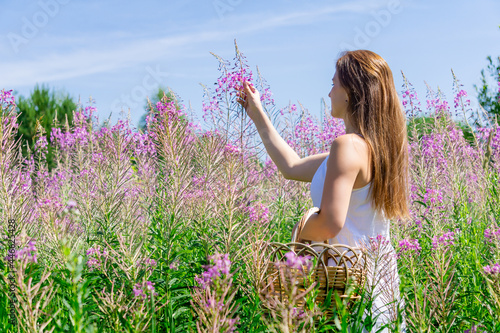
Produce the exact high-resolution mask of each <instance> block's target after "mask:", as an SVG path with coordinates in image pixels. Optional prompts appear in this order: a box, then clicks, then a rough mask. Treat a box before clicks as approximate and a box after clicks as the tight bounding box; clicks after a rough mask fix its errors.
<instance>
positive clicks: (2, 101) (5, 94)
mask: <svg viewBox="0 0 500 333" xmlns="http://www.w3.org/2000/svg"><path fill="white" fill-rule="evenodd" d="M9 106H16V99H15V97H14V96H13V95H12V89H11V90H5V89H2V90H1V91H0V107H5V108H7V107H9Z"/></svg>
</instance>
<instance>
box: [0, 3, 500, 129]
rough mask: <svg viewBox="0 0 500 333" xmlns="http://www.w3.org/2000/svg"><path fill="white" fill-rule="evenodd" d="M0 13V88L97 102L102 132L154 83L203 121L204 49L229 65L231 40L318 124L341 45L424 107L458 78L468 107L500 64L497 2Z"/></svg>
mask: <svg viewBox="0 0 500 333" xmlns="http://www.w3.org/2000/svg"><path fill="white" fill-rule="evenodd" d="M0 8H1V12H0V89H2V88H5V89H14V90H15V91H17V92H18V93H19V94H22V95H25V96H27V95H28V94H29V92H30V91H31V90H32V89H33V87H34V85H35V83H45V84H48V85H49V86H50V87H51V88H56V89H58V90H64V91H66V92H68V93H69V94H70V95H71V96H73V97H74V98H75V99H78V98H81V100H82V102H86V101H88V99H89V97H92V98H93V99H94V100H95V101H96V106H97V108H98V114H99V120H100V121H101V122H102V121H103V120H104V119H106V118H108V117H109V115H110V113H111V112H112V116H111V122H112V123H115V122H116V120H117V119H118V118H119V117H120V115H119V113H120V110H121V108H122V107H123V108H124V109H125V111H126V113H128V108H129V107H130V117H131V120H132V122H133V124H134V125H137V123H138V121H139V119H140V117H141V116H142V114H143V113H144V112H145V110H144V104H145V95H146V94H147V95H152V94H153V93H154V92H155V91H156V90H157V86H158V85H160V84H161V85H163V86H168V87H170V88H171V89H172V90H174V91H175V92H176V93H177V94H178V95H179V96H180V97H181V98H182V100H183V102H184V104H185V105H188V104H189V103H190V104H191V107H192V109H193V110H194V111H195V113H196V114H197V115H198V118H199V119H201V105H202V99H203V90H202V87H201V86H200V83H203V84H206V85H211V84H212V83H214V82H215V80H216V79H217V77H218V76H219V73H218V71H217V60H216V59H215V58H214V57H213V56H212V55H211V54H210V51H211V52H214V53H216V54H218V55H219V56H221V57H223V58H225V59H232V58H233V57H234V44H233V41H234V39H235V38H236V40H237V42H238V46H239V48H240V51H241V52H243V54H244V55H245V56H246V57H247V59H248V61H249V64H250V65H251V66H252V68H255V65H258V66H259V69H260V71H261V74H262V75H263V77H264V78H265V79H266V80H267V81H268V83H269V85H270V87H271V90H272V92H273V94H274V99H275V101H276V105H277V107H278V108H281V107H283V106H286V105H288V103H289V102H292V103H296V102H297V101H300V102H301V103H302V104H303V105H304V106H305V107H306V108H308V109H309V111H310V112H311V113H312V114H314V115H317V116H319V114H320V112H321V111H322V110H321V98H325V99H326V100H327V101H328V97H327V95H328V92H329V90H330V84H331V78H332V76H333V74H334V64H335V60H336V59H337V56H338V54H339V52H340V51H342V49H344V48H346V47H347V48H354V49H357V48H363V49H369V50H372V51H374V52H376V53H378V54H380V55H381V56H382V57H383V58H384V59H386V61H387V62H388V63H389V65H390V67H391V69H392V71H393V74H394V78H395V83H396V86H397V87H398V88H399V87H400V86H401V84H402V82H403V81H402V77H401V74H400V73H401V70H402V71H403V72H404V73H405V75H406V76H407V78H408V79H409V80H410V81H411V82H412V83H413V84H414V86H415V87H416V89H417V91H418V93H419V95H420V97H421V98H422V99H424V97H425V93H426V90H425V84H424V81H425V82H427V83H428V84H429V85H430V86H431V87H432V88H433V89H436V88H437V87H438V86H439V87H440V88H441V89H442V90H443V92H444V93H445V94H446V95H447V97H448V100H449V101H450V102H452V100H453V96H452V83H453V80H452V76H451V69H452V68H453V70H454V71H455V73H456V75H457V76H458V78H459V79H460V80H461V82H462V83H463V84H464V88H465V89H466V90H467V91H468V93H469V95H471V96H472V97H473V98H471V99H472V102H473V106H475V105H477V104H476V103H475V96H476V94H475V91H474V89H473V84H479V83H480V71H481V69H482V68H485V67H486V64H487V62H486V56H488V55H492V56H498V55H500V29H499V28H498V26H499V25H500V1H497V0H495V1H494V0H478V1H463V0H458V1H429V0H420V1H417V0H383V1H364V0H360V1H358V0H349V1H346V0H342V1H326V0H317V1H307V0H301V1H299V0H276V1H260V0H257V1H255V0H254V1H249V0H207V1H195V0H173V1H165V0H163V1H154V0H144V1H141V2H139V1H133V2H132V1H117V0H112V1H96V0H86V1H81V0H41V1H24V0H18V1H2V0H0ZM363 35H364V38H363Z"/></svg>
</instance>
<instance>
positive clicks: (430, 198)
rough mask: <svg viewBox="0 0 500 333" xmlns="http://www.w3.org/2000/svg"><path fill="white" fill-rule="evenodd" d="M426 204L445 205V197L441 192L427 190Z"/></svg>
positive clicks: (425, 195)
mask: <svg viewBox="0 0 500 333" xmlns="http://www.w3.org/2000/svg"><path fill="white" fill-rule="evenodd" d="M424 203H431V204H435V203H443V195H442V194H441V191H439V190H433V189H427V190H426V192H425V194H424Z"/></svg>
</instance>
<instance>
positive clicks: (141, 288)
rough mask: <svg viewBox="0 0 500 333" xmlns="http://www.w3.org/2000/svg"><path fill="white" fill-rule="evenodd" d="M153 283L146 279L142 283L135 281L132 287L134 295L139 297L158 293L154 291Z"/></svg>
mask: <svg viewBox="0 0 500 333" xmlns="http://www.w3.org/2000/svg"><path fill="white" fill-rule="evenodd" d="M154 285H155V284H154V283H153V282H151V281H146V283H143V284H142V285H141V284H140V283H136V285H135V287H134V288H132V290H133V292H134V297H136V298H140V299H146V298H151V295H153V296H157V295H158V293H157V292H155V287H154Z"/></svg>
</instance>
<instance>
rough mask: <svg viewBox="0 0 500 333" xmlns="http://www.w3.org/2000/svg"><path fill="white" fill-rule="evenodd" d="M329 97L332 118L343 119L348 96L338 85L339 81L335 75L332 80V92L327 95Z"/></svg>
mask: <svg viewBox="0 0 500 333" xmlns="http://www.w3.org/2000/svg"><path fill="white" fill-rule="evenodd" d="M328 97H330V102H331V105H332V116H333V117H334V118H342V119H345V113H346V110H347V105H348V102H347V101H348V100H349V98H348V96H347V92H346V91H345V89H344V88H343V87H342V86H341V85H340V82H339V79H338V78H337V73H335V75H334V76H333V79H332V90H330V93H329V94H328Z"/></svg>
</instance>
